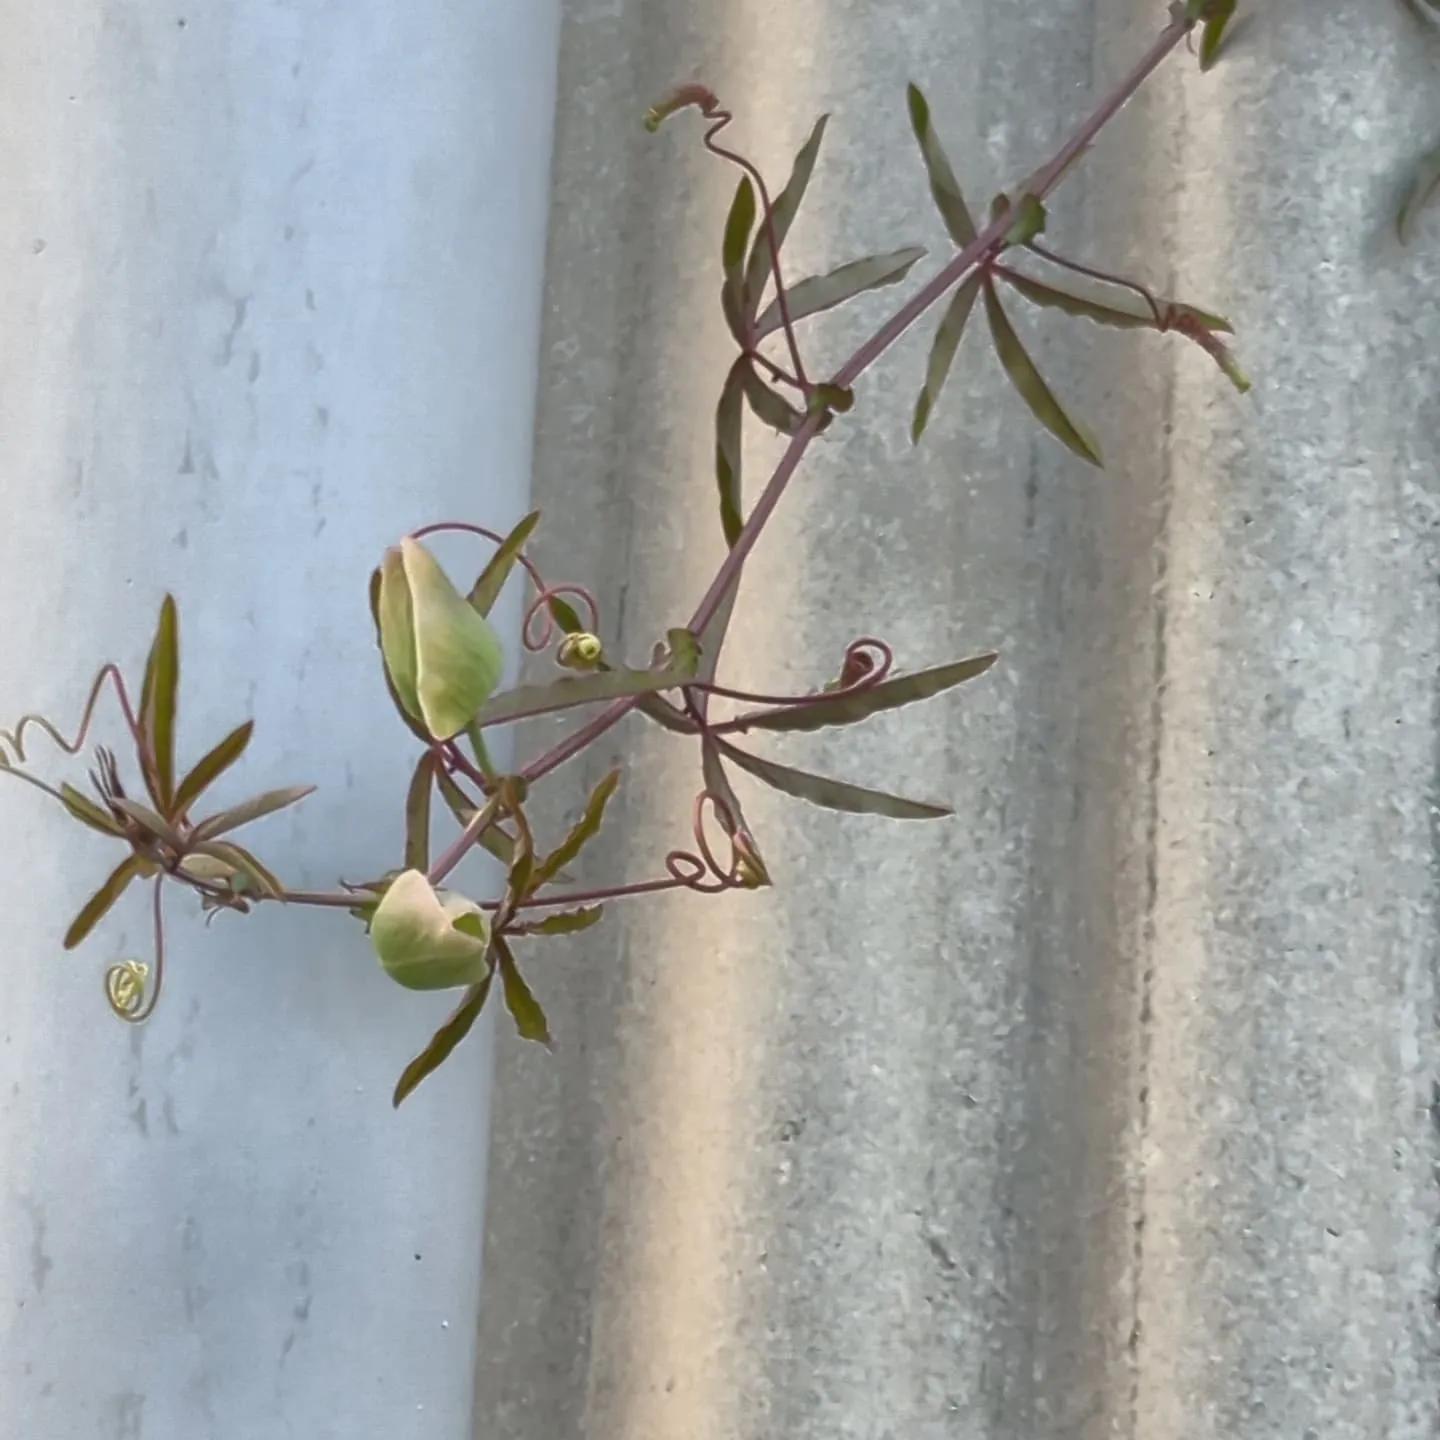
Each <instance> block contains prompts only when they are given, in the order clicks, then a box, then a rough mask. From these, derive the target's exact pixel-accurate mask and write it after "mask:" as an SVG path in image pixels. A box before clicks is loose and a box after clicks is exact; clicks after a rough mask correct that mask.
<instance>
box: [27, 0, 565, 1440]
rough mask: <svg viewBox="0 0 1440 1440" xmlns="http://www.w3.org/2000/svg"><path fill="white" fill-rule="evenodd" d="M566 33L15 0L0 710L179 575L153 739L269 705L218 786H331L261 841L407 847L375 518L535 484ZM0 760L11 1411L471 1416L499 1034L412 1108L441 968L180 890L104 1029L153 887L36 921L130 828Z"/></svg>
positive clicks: (209, 1431) (434, 1430)
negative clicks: (153, 978)
mask: <svg viewBox="0 0 1440 1440" xmlns="http://www.w3.org/2000/svg"><path fill="white" fill-rule="evenodd" d="M557 24H558V13H557V7H555V6H554V5H552V4H551V3H549V0H526V3H525V4H524V5H514V4H509V3H502V0H493V3H491V0H482V3H479V4H469V5H465V6H455V5H451V4H446V3H441V0H420V3H418V4H409V5H404V6H397V5H394V4H384V3H375V0H359V3H350V4H346V5H331V4H306V5H299V4H289V3H262V4H228V3H221V4H215V3H210V4H205V5H188V4H180V3H177V4H173V5H165V6H159V7H156V6H135V5H119V4H107V5H90V4H81V3H73V0H54V3H46V4H28V3H20V4H13V5H8V6H7V7H6V9H5V31H6V38H5V45H4V47H3V55H0V191H3V193H4V195H5V203H4V206H3V211H0V237H3V241H0V253H3V280H0V503H3V510H4V523H3V525H0V616H3V618H4V642H3V663H0V723H3V724H8V723H11V722H12V721H13V719H14V718H16V717H18V715H19V714H20V713H21V712H22V711H24V710H26V709H28V708H30V707H31V706H37V707H40V708H43V709H45V710H46V711H48V712H49V713H51V714H52V715H55V716H57V717H62V718H63V720H64V723H66V724H67V725H68V724H69V723H71V721H72V719H73V718H75V717H78V713H79V707H80V705H81V703H82V701H83V699H84V695H85V692H86V690H87V689H88V686H89V682H90V678H91V676H92V674H93V671H94V670H95V668H97V666H98V664H99V662H100V661H101V660H103V659H105V658H107V657H113V658H115V659H117V660H119V661H121V662H122V663H123V664H124V665H126V666H127V667H129V668H130V670H131V673H133V674H138V671H137V670H136V669H135V667H137V666H138V665H139V663H140V662H141V661H142V660H143V658H144V653H145V646H146V644H147V642H148V637H149V632H150V629H151V627H152V626H153V624H154V617H155V610H156V606H157V604H158V601H159V599H160V596H161V594H162V593H163V592H164V591H165V590H166V589H171V590H173V591H174V592H175V594H176V595H177V597H178V599H179V604H180V616H181V628H182V649H183V656H184V676H183V688H182V695H181V731H180V736H181V739H180V744H181V759H182V761H185V760H189V761H193V760H194V759H196V758H198V756H199V754H200V753H201V751H202V750H203V749H204V748H206V747H208V746H209V745H210V744H212V743H213V742H214V741H215V740H216V739H218V738H219V737H220V735H222V734H223V733H224V732H225V730H226V729H228V728H229V727H230V726H232V725H234V724H235V723H237V722H238V721H239V720H241V719H242V718H244V717H245V716H246V715H253V716H254V717H255V719H256V721H257V733H256V738H255V741H254V743H253V745H252V747H251V753H250V756H249V758H248V759H247V761H246V762H245V764H244V765H243V767H242V769H241V770H240V771H239V772H237V773H236V774H235V775H234V776H233V777H232V778H230V779H227V781H225V782H224V789H225V793H226V796H227V797H228V798H239V797H240V796H241V795H243V794H245V793H248V792H249V791H250V790H252V789H260V788H263V787H265V786H267V785H275V784H283V783H292V782H296V781H314V782H318V783H319V785H320V790H319V793H318V794H317V795H315V796H314V797H312V798H311V799H310V800H309V801H307V802H306V803H305V804H304V805H303V806H302V807H301V808H300V809H298V810H296V811H295V812H293V814H292V815H291V816H288V817H283V818H276V819H273V820H270V821H267V822H264V823H263V824H262V825H261V826H258V827H257V828H256V831H255V832H254V838H255V845H256V847H257V848H258V849H259V851H260V853H261V854H262V855H263V856H265V857H266V858H267V859H268V860H269V861H270V862H271V864H272V865H273V866H275V867H277V868H279V869H280V870H281V871H282V873H284V874H285V875H286V876H287V878H290V879H291V880H292V882H294V883H310V884H313V885H327V886H328V885H330V884H333V882H334V880H335V878H336V877H337V875H343V876H345V877H346V878H349V879H358V878H364V877H365V876H367V875H373V874H375V873H378V872H379V871H380V870H383V869H385V868H386V867H388V866H389V865H392V864H394V863H395V862H396V860H397V859H398V849H397V844H396V842H397V841H398V833H399V832H398V825H399V818H400V806H401V801H402V797H403V787H404V783H405V774H406V755H407V753H408V751H409V749H410V742H409V738H408V736H407V735H406V734H405V732H404V731H403V730H402V729H401V727H400V726H399V724H398V722H397V721H396V720H395V719H394V717H393V715H392V714H391V713H390V711H389V707H388V703H387V701H386V700H385V697H384V692H383V689H382V688H381V683H380V676H379V672H378V668H377V664H376V661H375V657H374V651H373V641H372V638H371V630H370V621H369V617H368V614H367V610H366V600H365V586H366V580H367V578H368V575H369V572H370V568H371V566H372V565H373V564H374V563H375V560H376V558H377V557H378V555H379V554H380V552H381V549H382V547H383V546H384V545H385V544H387V543H389V542H391V541H392V540H393V539H394V538H395V537H396V536H397V535H399V534H400V533H402V532H403V531H405V530H406V529H409V528H411V527H413V526H415V525H418V524H421V523H424V522H426V521H429V520H432V519H437V518H442V517H444V516H446V515H465V516H468V517H470V518H474V519H485V520H487V521H489V523H491V524H493V525H497V526H504V525H506V524H508V523H510V522H512V521H513V520H514V519H516V518H518V516H519V515H520V514H521V513H523V511H524V509H525V508H526V503H527V492H528V482H529V471H530V446H531V433H532V424H531V420H532V402H533V394H534V374H535V363H536V350H537V344H538V332H539V318H540V292H541V266H542V260H543V252H544V238H545V222H546V212H547V208H548V196H547V186H546V176H547V171H548V165H549V155H550V139H551V122H552V114H553V102H554V79H555V54H556V48H555V47H556V29H557ZM445 553H446V555H447V558H448V557H449V556H450V555H451V554H452V553H453V554H454V555H455V556H456V558H457V559H459V558H460V557H461V556H462V554H463V553H464V552H461V551H455V552H450V551H446V552H445ZM464 558H465V562H466V563H475V562H476V561H478V559H479V558H480V557H479V556H478V554H476V553H475V552H470V553H469V554H468V555H465V556H464ZM515 620H516V616H515V614H514V612H513V608H512V611H511V613H510V614H509V615H508V616H507V617H506V621H507V624H509V625H511V626H513V625H514V623H515ZM99 738H101V739H104V740H107V741H109V742H111V743H113V742H114V741H115V739H116V738H117V734H116V726H115V725H114V724H113V723H110V724H107V725H106V726H105V727H103V728H102V730H101V732H100V735H99ZM37 749H38V753H39V754H40V755H41V757H42V768H43V769H44V771H45V773H47V774H50V775H51V776H52V777H56V778H58V776H59V775H60V774H62V773H70V774H71V776H72V778H76V779H80V780H81V781H82V782H83V776H84V768H85V767H84V765H78V766H76V767H73V768H72V771H71V772H64V771H63V770H62V769H61V767H59V766H58V765H56V764H54V763H53V762H52V761H51V760H50V759H49V758H48V757H46V756H45V749H44V745H43V743H41V744H40V745H39V746H38V747H37ZM77 771H78V773H75V772H77ZM0 788H3V803H0V856H3V857H4V860H5V863H4V866H3V869H0V917H3V924H4V936H5V939H4V946H3V964H4V974H5V980H4V987H3V988H4V1002H3V1009H0V1035H3V1041H0V1297H3V1307H4V1308H3V1312H0V1314H3V1318H0V1433H3V1434H4V1435H5V1436H7V1437H8V1436H14V1437H20V1436H26V1437H36V1440H41V1437H43V1440H97V1437H102V1436H103V1437H111V1436H113V1437H117V1440H142V1437H148V1440H181V1437H183V1440H202V1437H203V1440H212V1437H213V1440H278V1437H281V1436H292V1435H293V1436H305V1437H306V1440H321V1437H335V1440H355V1437H359V1436H369V1435H374V1436H384V1437H386V1440H404V1437H421V1436H423V1437H426V1440H444V1437H453V1440H458V1437H460V1436H462V1435H466V1434H468V1433H469V1425H470V1415H471V1402H472V1383H473V1373H472V1372H473V1354H474V1349H475V1316H476V1311H477V1291H478V1285H479V1266H480V1231H479V1225H480V1213H481V1207H482V1201H483V1192H484V1185H483V1173H484V1166H483V1153H484V1145H485V1139H486V1127H487V1097H488V1084H489V1054H488V1037H487V1036H481V1037H480V1038H479V1039H477V1040H475V1041H474V1042H473V1043H471V1044H470V1045H469V1046H468V1047H467V1048H466V1049H465V1051H464V1052H463V1053H462V1054H460V1055H459V1056H458V1057H457V1058H456V1060H455V1061H454V1062H453V1063H452V1065H451V1066H450V1067H448V1068H447V1069H446V1071H445V1072H444V1073H443V1074H441V1075H439V1076H437V1077H436V1078H435V1079H433V1080H432V1081H431V1082H430V1083H429V1084H427V1085H426V1086H425V1087H424V1088H423V1089H422V1090H421V1091H420V1092H419V1093H418V1094H417V1095H416V1096H415V1097H414V1098H413V1099H412V1100H411V1101H410V1103H408V1104H407V1105H406V1106H405V1107H404V1109H403V1110H401V1111H400V1112H399V1114H398V1115H397V1114H395V1113H393V1112H392V1111H391V1108H390V1089H391V1086H392V1085H393V1083H394V1080H395V1078H396V1076H397V1075H398V1073H399V1070H400V1068H401V1066H402V1065H403V1064H404V1063H405V1061H406V1060H408V1059H409V1058H410V1056H411V1055H412V1054H413V1053H414V1052H415V1050H416V1049H417V1048H418V1047H419V1046H420V1045H421V1044H422V1043H423V1042H424V1040H425V1039H426V1038H427V1037H428V1035H429V1033H430V1030H431V1028H432V1026H433V1022H434V1021H435V1020H436V1019H437V1017H439V1016H440V1015H442V1014H443V1013H444V1012H445V1010H446V1009H447V1007H448V1003H449V1002H448V1000H447V997H444V996H438V997H430V998H428V999H426V998H417V997H415V996H413V995H407V994H406V993H404V992H402V991H399V990H398V989H396V987H394V986H393V985H392V984H390V982H389V981H387V980H386V979H385V978H384V976H383V975H382V974H381V973H380V972H379V969H378V967H377V966H376V964H375V962H374V959H373V956H372V955H371V953H370V951H369V947H368V945H367V943H366V941H365V939H364V937H363V935H362V934H361V933H360V931H359V928H358V927H357V926H355V925H354V923H353V922H352V921H350V920H349V919H348V918H346V917H344V916H334V915H330V916H325V915H315V914H310V913H298V914H260V915H257V916H255V917H252V918H250V919H249V920H248V921H246V920H239V919H237V918H235V917H231V916H225V917H221V918H220V919H219V920H218V921H217V923H216V924H215V926H214V927H213V929H212V930H211V931H209V932H208V933H207V932H203V931H202V929H201V927H200V924H199V922H198V918H197V917H196V916H194V915H193V914H191V913H190V910H191V907H189V906H188V905H184V904H180V903H176V904H175V905H173V906H172V916H171V930H170V940H171V951H170V967H169V976H168V983H167V989H166V993H165V996H164V998H163V999H162V1001H161V1004H160V1007H159V1010H158V1011H157V1013H156V1014H155V1016H154V1018H153V1020H152V1021H151V1022H150V1023H149V1024H148V1025H147V1026H145V1027H144V1028H143V1029H135V1030H129V1029H127V1028H126V1027H125V1026H124V1025H122V1024H121V1023H120V1022H119V1021H117V1020H116V1019H114V1017H112V1016H111V1014H110V1012H109V1010H108V1009H107V1008H106V1005H105V1001H104V995H103V990H102V986H101V976H102V974H103V972H104V969H105V967H106V966H107V965H108V964H109V963H111V962H112V961H114V960H115V959H117V958H120V957H122V956H124V955H127V954H136V953H143V952H144V949H145V948H146V946H148V937H147V933H146V920H145V909H144V903H143V901H142V898H141V895H140V893H139V892H138V891H137V892H136V893H135V894H134V895H132V896H131V897H129V898H128V899H127V901H126V903H125V904H124V905H123V906H122V907H121V909H120V910H119V911H117V912H116V914H115V916H114V917H113V918H112V919H111V920H110V922H109V923H107V924H106V925H105V926H104V927H103V929H102V930H101V931H100V932H98V934H97V935H96V936H95V937H94V938H93V939H92V940H91V941H90V942H88V943H87V944H86V945H85V946H84V947H83V948H82V949H81V950H79V951H78V952H76V953H75V954H72V955H65V954H63V953H62V952H61V950H60V946H59V941H60V937H61V935H62V933H63V931H64V928H65V926H66V924H67V923H68V921H69V919H70V916H71V915H72V914H73V913H74V911H75V910H76V909H77V908H78V906H79V904H80V903H81V901H82V900H84V899H85V897H86V896H87V895H88V894H89V893H90V891H91V890H92V889H93V888H94V887H95V885H96V884H97V883H98V882H99V881H100V879H101V878H102V876H103V875H104V874H105V873H106V872H107V870H108V869H109V868H110V866H111V865H113V864H114V863H115V861H116V859H117V858H118V857H117V856H115V855H112V854H110V853H109V852H108V851H107V850H106V847H105V845H104V843H103V842H102V841H100V840H99V839H98V838H97V837H95V836H93V835H90V834H88V833H86V832H82V831H80V830H79V829H78V828H77V827H75V826H74V825H72V824H71V823H69V822H68V821H67V820H66V818H65V817H64V816H63V815H61V814H58V813H55V812H54V810H53V809H52V808H51V807H50V806H49V805H48V804H47V803H42V802H41V801H40V800H39V799H38V798H37V797H34V796H33V795H31V794H30V793H29V792H27V791H25V790H23V789H22V788H21V787H20V786H18V785H14V784H11V783H9V782H5V781H3V779H0ZM481 883H483V880H482V882H481Z"/></svg>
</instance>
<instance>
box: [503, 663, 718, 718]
mask: <svg viewBox="0 0 1440 1440" xmlns="http://www.w3.org/2000/svg"><path fill="white" fill-rule="evenodd" d="M694 678H695V671H694V669H693V668H687V667H685V666H683V665H675V664H671V665H666V666H662V667H661V668H660V669H657V670H597V671H593V672H591V673H590V674H588V675H567V676H565V677H564V678H563V679H561V680H552V681H550V683H549V684H547V685H521V686H519V687H518V688H517V689H515V690H506V691H505V692H504V693H503V694H500V695H497V696H495V698H494V699H493V700H491V701H489V702H488V703H487V704H486V706H485V708H484V709H483V710H481V712H480V714H479V717H478V719H479V721H480V723H481V724H482V725H503V724H506V723H508V722H509V721H512V720H525V719H528V718H529V717H530V716H532V715H549V714H551V713H552V712H553V711H556V710H568V709H570V708H571V706H574V705H593V704H595V703H596V702H597V701H601V700H618V699H620V698H621V697H622V696H624V695H644V694H646V693H648V692H649V691H652V690H674V689H677V688H678V687H679V686H681V685H684V684H685V683H686V681H688V680H693V679H694Z"/></svg>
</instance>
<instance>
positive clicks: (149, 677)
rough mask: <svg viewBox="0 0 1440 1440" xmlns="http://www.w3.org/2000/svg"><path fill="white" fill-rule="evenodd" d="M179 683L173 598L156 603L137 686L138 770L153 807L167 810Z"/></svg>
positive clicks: (172, 775)
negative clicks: (140, 738) (140, 753)
mask: <svg viewBox="0 0 1440 1440" xmlns="http://www.w3.org/2000/svg"><path fill="white" fill-rule="evenodd" d="M179 684H180V620H179V614H178V612H177V610H176V608H175V597H174V596H173V595H166V597H165V598H164V600H163V601H161V604H160V619H159V621H158V622H157V623H156V626H155V638H154V640H152V641H151V643H150V654H149V657H148V658H147V659H146V661H145V679H144V681H143V682H142V684H141V687H140V714H139V717H138V719H139V721H140V730H141V734H142V735H143V736H144V740H145V744H144V752H145V753H144V755H143V756H142V761H143V762H144V763H142V765H141V771H142V775H143V778H144V780H145V788H146V789H147V790H148V791H149V792H150V798H151V799H152V800H153V801H154V802H155V808H156V809H157V810H161V811H164V812H166V813H168V812H169V811H170V808H171V805H172V803H173V800H174V795H175V700H176V694H177V692H178V689H179Z"/></svg>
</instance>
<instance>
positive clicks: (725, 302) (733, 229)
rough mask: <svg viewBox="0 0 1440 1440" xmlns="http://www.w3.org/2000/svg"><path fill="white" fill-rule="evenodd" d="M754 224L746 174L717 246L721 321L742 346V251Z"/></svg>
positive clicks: (745, 343) (751, 191)
mask: <svg viewBox="0 0 1440 1440" xmlns="http://www.w3.org/2000/svg"><path fill="white" fill-rule="evenodd" d="M754 226H755V187H754V186H753V185H752V184H751V183H750V177H749V176H748V175H742V176H741V177H740V183H739V185H737V186H736V187H735V198H734V200H733V201H731V203H730V213H729V215H727V216H726V218H725V235H724V239H723V241H722V242H721V247H720V258H721V263H722V265H723V267H724V271H725V283H724V284H723V285H722V286H721V289H720V308H721V309H722V310H723V311H724V312H725V323H726V324H727V325H728V326H729V327H730V333H731V334H732V335H733V336H734V337H735V339H736V340H737V341H738V342H739V343H740V344H741V345H742V346H748V344H749V341H748V339H747V337H746V334H745V315H746V308H747V307H746V304H745V251H746V249H747V248H748V246H749V244H750V232H751V230H752V229H753V228H754Z"/></svg>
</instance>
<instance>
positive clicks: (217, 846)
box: [195, 840, 285, 899]
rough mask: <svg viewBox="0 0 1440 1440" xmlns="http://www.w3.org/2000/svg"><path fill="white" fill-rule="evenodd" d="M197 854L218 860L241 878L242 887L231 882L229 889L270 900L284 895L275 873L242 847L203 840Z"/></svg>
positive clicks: (282, 887) (198, 846) (224, 841)
mask: <svg viewBox="0 0 1440 1440" xmlns="http://www.w3.org/2000/svg"><path fill="white" fill-rule="evenodd" d="M195 850H196V852H197V853H198V854H201V855H208V856H209V857H210V858H211V859H212V860H218V861H220V863H221V864H222V865H228V866H229V867H230V869H231V870H233V871H235V872H236V874H237V875H239V876H243V877H244V879H245V882H246V883H245V884H244V885H236V884H235V882H234V881H233V880H232V881H231V882H230V883H231V888H232V889H236V890H245V891H248V892H249V893H251V894H255V895H267V896H269V897H270V898H271V899H279V898H280V897H281V896H282V895H284V893H285V887H284V885H282V884H281V883H280V880H279V877H278V876H276V875H275V873H274V872H273V871H272V870H270V869H268V868H267V867H266V866H264V865H262V864H261V863H260V861H259V859H258V858H257V857H256V856H255V855H253V854H252V853H251V852H250V851H249V850H247V849H245V847H244V846H243V845H236V844H235V843H234V842H233V841H231V840H204V841H201V842H200V843H199V844H198V845H196V846H195Z"/></svg>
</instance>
